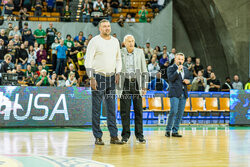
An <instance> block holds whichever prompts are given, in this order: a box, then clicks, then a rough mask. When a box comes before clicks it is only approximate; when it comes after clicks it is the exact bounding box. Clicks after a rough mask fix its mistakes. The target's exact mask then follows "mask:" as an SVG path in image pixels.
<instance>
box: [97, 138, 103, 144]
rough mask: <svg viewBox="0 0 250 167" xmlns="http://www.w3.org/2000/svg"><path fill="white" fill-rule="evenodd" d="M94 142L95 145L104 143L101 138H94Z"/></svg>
mask: <svg viewBox="0 0 250 167" xmlns="http://www.w3.org/2000/svg"><path fill="white" fill-rule="evenodd" d="M95 144H96V145H104V142H103V141H102V138H96V140H95Z"/></svg>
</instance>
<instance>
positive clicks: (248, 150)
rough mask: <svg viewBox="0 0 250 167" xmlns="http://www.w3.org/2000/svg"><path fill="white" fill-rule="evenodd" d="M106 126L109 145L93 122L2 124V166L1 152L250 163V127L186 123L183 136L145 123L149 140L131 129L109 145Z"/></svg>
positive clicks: (119, 161)
mask: <svg viewBox="0 0 250 167" xmlns="http://www.w3.org/2000/svg"><path fill="white" fill-rule="evenodd" d="M103 129H104V136H103V140H104V142H105V145H104V146H95V145H94V138H93V136H92V132H91V129H90V128H87V129H86V128H84V129H81V128H42V129H38V128H36V129H31V128H30V129H0V166H4V162H5V161H4V160H3V158H2V159H1V156H5V158H6V157H9V158H11V156H13V155H17V156H19V155H24V156H27V155H29V156H34V155H42V156H48V157H50V156H52V157H53V156H58V157H77V158H84V159H87V160H94V161H98V162H102V163H106V164H111V165H114V166H118V167H119V166H124V167H145V166H146V167H152V166H156V167H161V166H162V167H165V166H181V167H182V166H192V167H193V166H216V167H218V166H240V167H244V166H249V164H250V158H249V155H250V128H248V127H241V128H229V127H227V126H220V127H219V126H216V127H207V126H200V127H197V126H183V127H181V131H180V133H181V134H183V135H184V137H183V138H172V137H171V138H167V137H165V136H164V133H165V127H146V128H144V131H145V132H144V134H145V138H146V139H147V143H146V144H139V143H136V141H135V137H134V136H133V135H132V136H131V138H130V141H129V143H128V144H125V145H110V144H109V133H108V131H107V129H106V128H103ZM34 166H36V167H40V166H44V165H42V164H36V165H34ZM45 166H46V165H45ZM54 166H56V165H54ZM61 166H64V165H63V164H62V165H61ZM65 166H66V165H65ZM94 166H98V165H94Z"/></svg>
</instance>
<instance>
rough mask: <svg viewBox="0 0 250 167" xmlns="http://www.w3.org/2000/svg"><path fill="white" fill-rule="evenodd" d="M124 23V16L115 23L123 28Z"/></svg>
mask: <svg viewBox="0 0 250 167" xmlns="http://www.w3.org/2000/svg"><path fill="white" fill-rule="evenodd" d="M124 21H125V19H124V16H123V15H122V14H121V15H120V17H119V19H118V21H117V23H118V24H119V26H121V27H124Z"/></svg>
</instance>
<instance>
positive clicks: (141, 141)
mask: <svg viewBox="0 0 250 167" xmlns="http://www.w3.org/2000/svg"><path fill="white" fill-rule="evenodd" d="M136 141H137V142H138V143H142V144H144V143H146V140H145V139H144V138H143V137H141V138H137V139H136Z"/></svg>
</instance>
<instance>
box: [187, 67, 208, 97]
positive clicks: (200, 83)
mask: <svg viewBox="0 0 250 167" xmlns="http://www.w3.org/2000/svg"><path fill="white" fill-rule="evenodd" d="M206 87H207V79H206V78H204V77H203V72H202V71H198V76H197V77H195V78H194V80H193V82H192V87H191V91H198V92H204V91H205V89H206Z"/></svg>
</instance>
